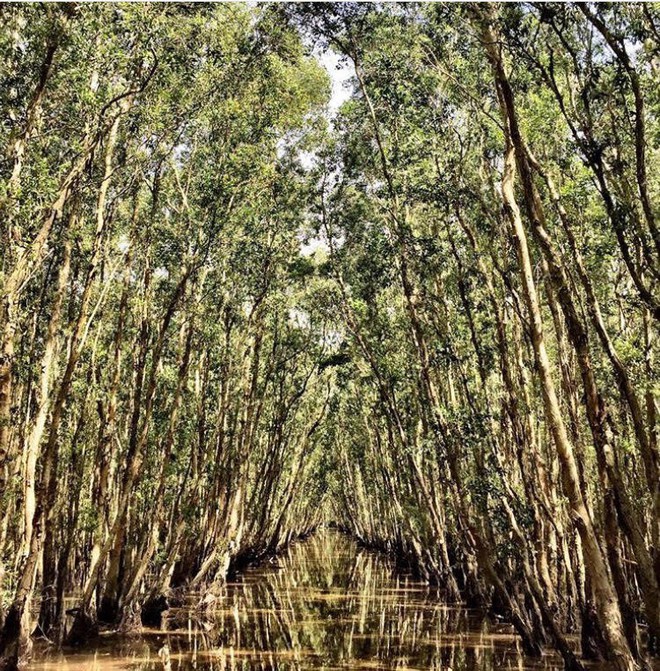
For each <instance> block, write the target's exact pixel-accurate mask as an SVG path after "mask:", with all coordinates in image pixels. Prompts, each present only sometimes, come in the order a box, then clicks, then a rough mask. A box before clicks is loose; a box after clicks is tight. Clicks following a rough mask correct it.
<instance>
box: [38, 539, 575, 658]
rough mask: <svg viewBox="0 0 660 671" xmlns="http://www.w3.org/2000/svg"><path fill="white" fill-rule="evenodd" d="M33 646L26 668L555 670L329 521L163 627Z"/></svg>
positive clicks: (501, 627) (502, 628) (504, 630)
mask: <svg viewBox="0 0 660 671" xmlns="http://www.w3.org/2000/svg"><path fill="white" fill-rule="evenodd" d="M190 601H191V605H192V604H194V603H195V602H198V601H199V600H198V599H196V598H194V597H191V599H190ZM165 646H166V647H167V649H168V651H169V661H168V659H167V658H168V655H167V654H166V653H165V651H164V648H165ZM37 655H38V656H37V657H36V658H35V659H36V661H35V662H34V663H33V664H31V665H30V666H29V669H30V670H31V671H37V670H39V671H46V670H47V669H48V670H51V669H59V670H61V671H83V670H84V671H111V670H112V671H114V670H119V669H122V670H123V669H131V670H133V671H156V670H158V671H169V670H170V669H171V671H192V670H193V669H194V670H195V671H212V670H213V671H234V670H240V671H252V670H253V669H259V670H262V671H269V670H282V671H289V670H291V671H295V670H298V669H365V670H370V671H374V670H379V669H398V670H400V671H404V670H406V671H408V670H412V669H420V670H421V669H433V670H434V671H436V670H437V671H441V670H442V671H495V670H497V671H500V670H503V669H516V670H517V671H521V670H523V669H533V670H536V671H540V670H541V669H543V670H545V671H558V670H559V669H561V668H563V667H562V664H561V660H560V659H559V658H558V657H557V656H556V655H554V654H548V655H547V656H544V657H543V658H542V659H540V660H530V659H528V658H525V657H524V656H523V655H522V653H521V650H520V646H519V644H518V642H517V640H516V637H515V636H514V635H513V634H512V630H511V628H510V627H509V626H507V625H505V624H498V623H493V622H492V621H489V620H485V621H484V620H483V619H482V618H479V617H478V616H477V614H476V613H471V612H470V611H468V610H466V609H465V608H462V607H460V605H448V604H443V603H442V602H441V600H440V599H439V596H438V594H437V593H436V592H435V591H434V590H433V589H432V588H430V587H428V586H427V585H425V584H424V583H421V582H419V581H416V580H414V579H412V578H411V577H410V576H406V575H401V574H400V573H397V572H396V571H395V569H394V567H393V565H392V563H391V562H390V561H389V560H387V559H386V558H384V557H383V556H381V555H379V554H377V553H374V552H371V551H368V550H364V549H362V548H359V547H358V546H357V545H356V544H355V543H353V542H352V541H351V540H349V539H347V538H346V537H344V536H342V535H341V534H339V533H337V532H335V531H331V530H324V531H321V532H319V533H318V534H316V535H315V536H313V537H312V538H310V539H308V540H307V541H305V542H302V543H298V544H296V545H294V546H293V547H292V548H291V549H290V550H289V551H288V552H287V553H286V555H284V556H282V557H280V558H278V559H276V560H273V561H271V562H267V563H266V564H265V565H263V566H261V567H258V568H252V569H248V570H247V571H246V572H245V573H244V574H243V575H242V576H241V577H240V578H239V579H237V580H236V581H235V582H232V583H230V584H228V585H227V587H226V589H225V591H224V593H223V594H222V596H221V597H220V598H218V600H217V601H215V602H213V603H210V604H206V608H205V610H199V609H198V608H195V607H191V608H186V609H177V610H172V611H170V612H169V614H168V618H167V619H166V621H165V623H164V626H163V629H161V630H149V629H147V630H144V631H143V632H142V633H141V635H140V636H139V637H133V638H121V637H118V636H117V635H116V634H107V635H104V636H102V637H101V638H100V639H99V641H98V642H97V643H96V644H95V647H94V648H88V649H86V650H85V651H84V652H83V651H73V652H64V653H57V654H55V653H49V652H48V651H38V652H37Z"/></svg>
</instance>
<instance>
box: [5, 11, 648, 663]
mask: <svg viewBox="0 0 660 671" xmlns="http://www.w3.org/2000/svg"><path fill="white" fill-rule="evenodd" d="M0 18H1V19H2V29H1V30H0V54H1V58H0V78H1V81H2V86H0V107H1V109H2V114H1V115H0V125H1V129H2V131H1V133H0V142H1V152H0V180H1V182H0V219H1V222H2V225H1V228H0V235H1V236H2V237H1V241H0V246H1V248H2V259H1V270H0V273H1V274H0V278H1V279H0V283H1V287H2V303H1V305H0V341H1V342H0V347H1V351H0V625H1V626H2V629H1V632H0V669H3V671H8V670H13V669H16V668H18V667H20V666H21V665H23V664H24V663H26V662H27V660H28V659H29V656H30V648H31V641H32V639H33V638H34V637H45V638H47V639H48V640H49V641H50V642H51V643H52V644H53V645H55V646H58V645H72V644H77V645H84V644H85V643H86V642H87V641H88V640H89V639H90V637H92V636H93V635H94V634H95V633H96V632H98V631H99V628H100V627H101V628H108V627H110V628H115V629H118V630H120V631H122V632H125V633H126V634H127V635H128V634H130V633H131V632H133V631H136V630H137V629H139V628H140V626H141V624H142V623H143V622H144V623H150V622H154V621H158V618H159V616H160V613H161V612H162V611H163V610H164V609H166V608H167V607H168V604H170V603H173V602H175V601H176V599H177V598H181V595H182V594H186V593H197V594H212V593H213V591H214V590H215V589H217V587H218V586H219V585H221V584H222V582H223V580H224V579H225V578H226V576H227V574H228V572H229V571H232V570H235V569H236V568H239V567H241V566H244V565H246V564H247V563H250V562H254V561H256V560H258V559H259V558H262V557H265V556H268V555H270V554H272V553H276V552H277V551H279V550H281V549H282V548H283V547H285V546H287V545H288V544H289V543H290V542H291V541H292V540H293V539H295V538H298V537H300V536H303V535H306V534H308V533H310V532H311V531H313V530H314V529H315V528H316V527H317V526H318V525H319V524H325V523H334V524H336V525H337V526H339V527H340V528H341V529H342V530H343V531H345V532H346V533H348V534H351V535H353V536H354V537H355V538H357V539H358V540H359V541H360V542H362V543H364V544H366V545H369V546H371V547H374V548H378V549H381V550H382V551H384V552H387V553H391V554H392V555H394V556H396V557H397V559H398V560H399V561H400V562H401V563H402V564H404V565H406V566H407V567H408V568H409V569H412V570H413V571H415V572H416V574H418V575H419V576H421V577H423V578H424V579H426V580H428V581H430V582H433V583H435V584H437V585H439V586H440V588H441V589H442V593H443V594H444V595H445V598H446V600H447V601H448V602H464V603H466V604H468V605H469V606H470V607H474V608H478V609H481V610H482V611H483V612H484V614H489V613H490V614H493V613H494V614H497V615H498V616H499V617H502V618H504V619H505V620H506V621H507V622H510V623H511V625H512V626H513V627H514V629H515V631H516V633H517V634H518V635H519V637H520V640H521V642H522V645H523V647H524V650H525V652H526V654H528V655H529V656H531V657H538V656H540V655H542V654H543V652H544V650H548V649H554V650H556V651H558V653H559V654H560V655H561V657H562V658H563V661H564V663H565V666H566V668H567V669H570V670H571V671H578V670H580V669H582V668H583V664H584V662H585V660H606V661H607V664H608V667H607V668H612V669H615V670H616V671H635V670H638V669H642V668H644V667H645V666H646V665H648V664H649V663H650V660H651V659H652V658H653V657H654V656H657V655H659V654H660V514H659V513H660V457H659V454H658V450H659V447H658V442H659V437H660V435H659V434H660V419H659V413H660V408H659V403H660V365H659V364H658V349H659V344H658V335H659V332H660V173H659V172H658V168H657V166H658V157H659V153H660V152H659V149H660V6H659V5H657V4H652V3H621V4H596V3H586V4H583V3H565V4H564V3H562V4H559V3H510V4H502V5H497V4H476V3H475V4H472V3H464V4H443V3H438V4H432V3H429V4H425V3H406V4H400V5H399V4H387V3H384V4H383V3H315V4H305V3H282V4H279V3H272V4H271V3H248V4H245V5H243V4H233V3H220V4H188V3H174V4H140V3H136V4H132V3H108V4H95V3H92V4H80V5H78V4H32V3H27V4H20V3H15V4H5V5H2V7H0ZM324 54H326V55H327V54H334V55H335V56H334V58H335V59H338V61H337V62H338V63H339V67H340V68H342V69H343V71H344V72H348V73H349V74H350V79H349V80H348V81H347V83H346V86H347V91H346V96H345V97H346V98H347V100H346V101H345V102H343V104H342V105H341V107H340V108H339V109H338V111H337V112H336V113H334V112H333V113H329V111H328V109H329V108H328V104H329V101H330V100H331V95H332V91H333V88H334V89H336V88H337V82H336V81H335V80H336V78H337V75H336V72H335V71H334V70H330V71H327V70H326V69H325V68H324V66H323V65H322V63H323V58H321V56H322V55H324Z"/></svg>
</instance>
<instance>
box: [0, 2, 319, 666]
mask: <svg viewBox="0 0 660 671" xmlns="http://www.w3.org/2000/svg"><path fill="white" fill-rule="evenodd" d="M2 20H3V30H2V31H1V37H0V39H1V45H0V50H1V51H2V58H1V60H2V63H3V64H2V66H1V67H2V80H3V85H2V87H1V88H2V92H1V93H0V96H2V97H1V101H0V105H1V107H2V115H1V116H2V124H3V132H2V137H3V154H2V164H1V169H2V176H3V185H2V192H1V193H0V210H1V217H2V243H1V244H2V249H3V258H2V305H1V306H0V308H1V311H2V312H1V315H2V316H1V317H0V323H1V326H2V334H1V339H2V340H1V347H2V353H1V355H0V520H1V521H0V558H1V560H2V564H1V566H0V589H1V596H2V607H1V608H0V621H1V622H2V625H3V628H2V633H1V634H0V652H1V660H2V661H0V668H3V669H14V668H16V666H17V665H20V664H21V663H22V662H23V661H24V660H25V659H26V658H27V655H28V652H29V647H30V645H29V643H30V635H31V634H32V633H33V632H35V633H36V634H37V635H40V636H45V637H47V638H48V639H50V640H52V641H54V642H56V643H60V642H62V641H65V640H66V641H68V642H70V643H81V642H83V641H84V640H86V638H87V637H88V636H89V635H90V634H91V633H93V632H94V631H95V630H96V629H97V627H98V624H99V622H102V623H110V624H112V625H114V626H119V627H121V628H123V629H125V630H131V629H133V628H135V627H136V626H139V625H140V617H141V615H144V616H145V617H152V618H153V617H155V616H157V615H158V612H159V611H160V610H162V609H163V608H164V607H165V605H166V604H165V603H164V599H163V597H164V595H166V594H169V593H171V590H172V589H173V588H176V587H177V586H183V585H185V586H186V588H187V589H191V590H196V591H198V590H200V589H201V588H203V587H205V588H209V587H210V586H212V585H213V584H214V582H216V581H218V580H221V579H222V578H224V576H225V574H226V571H227V569H228V567H229V565H230V563H232V562H233V563H239V562H242V561H247V560H250V559H254V558H255V557H258V556H260V555H262V554H264V553H266V552H272V551H275V550H277V549H278V548H280V547H281V546H282V545H283V544H285V543H287V542H288V541H289V539H290V538H291V537H293V536H296V535H299V534H303V533H306V532H307V531H309V529H311V528H312V527H313V526H314V525H315V524H316V523H317V521H318V516H319V508H318V505H317V504H318V500H319V496H320V490H319V487H318V485H317V484H316V479H314V478H312V477H310V476H311V475H312V474H313V473H314V472H315V470H317V469H318V468H319V459H318V458H317V453H316V452H315V440H316V433H317V429H318V427H319V425H320V423H321V421H322V419H323V417H324V415H325V413H326V410H327V399H328V394H329V387H328V383H327V379H326V378H327V377H328V374H327V373H326V372H325V371H324V369H323V368H320V367H319V366H318V361H319V360H320V359H322V357H323V356H324V355H323V352H324V350H325V349H327V347H328V342H329V341H328V339H327V338H326V337H325V335H324V332H323V325H322V324H321V323H320V322H318V323H317V322H314V323H312V322H311V321H310V318H309V317H307V318H306V319H305V320H302V317H301V315H302V314H303V313H302V312H301V307H300V306H304V305H305V303H306V302H307V301H309V300H310V299H309V297H308V296H307V293H308V289H307V288H306V287H305V286H304V285H303V283H302V282H301V277H303V274H301V271H300V268H299V267H298V265H297V264H296V262H295V260H296V257H297V256H298V250H299V246H300V241H299V238H298V230H299V227H300V224H301V217H302V215H303V213H304V205H305V203H306V198H307V196H308V191H309V186H310V184H309V180H308V178H307V176H306V174H305V173H304V171H303V170H302V169H301V167H300V165H299V161H298V159H297V156H298V155H299V152H300V150H301V149H302V148H304V147H305V146H306V144H307V143H308V142H309V141H310V138H312V137H313V136H314V134H315V133H316V132H317V131H318V119H319V118H320V117H319V114H318V113H316V112H315V110H317V109H319V108H320V106H321V105H322V104H323V103H324V102H325V99H326V97H327V91H328V88H329V86H328V81H327V75H326V73H325V71H324V70H323V69H322V68H321V67H320V66H319V65H318V64H317V63H316V61H315V60H314V59H312V58H310V57H307V56H305V55H304V53H303V50H302V47H301V42H300V39H299V37H298V35H297V33H296V32H295V31H294V30H293V29H291V28H287V27H286V26H283V24H281V23H280V24H276V23H273V22H272V20H271V19H269V17H268V15H267V13H264V12H262V11H260V10H258V9H249V8H246V7H243V6H240V5H215V6H204V7H192V6H188V5H185V4H181V5H176V4H175V5H162V6H159V5H140V4H138V5H125V4H117V5H114V4H110V5H103V6H100V5H86V6H84V5H81V6H77V5H67V4H64V5H47V6H38V5H29V4H28V5H23V4H18V5H5V6H4V7H3V9H2ZM296 306H297V311H296V310H294V307H296ZM305 314H307V313H305ZM301 320H302V321H304V324H301ZM302 325H304V326H305V328H301V326H302ZM71 593H75V594H76V595H78V596H76V598H75V605H74V608H73V609H71V610H70V611H69V615H73V616H74V617H73V620H72V621H71V619H70V618H67V613H66V612H65V606H64V603H65V596H68V595H70V594H71ZM32 611H34V617H33V612H32Z"/></svg>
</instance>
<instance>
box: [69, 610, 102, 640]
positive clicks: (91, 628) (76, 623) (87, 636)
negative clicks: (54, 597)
mask: <svg viewBox="0 0 660 671" xmlns="http://www.w3.org/2000/svg"><path fill="white" fill-rule="evenodd" d="M67 613H68V614H69V615H73V616H74V618H73V624H72V625H71V629H69V633H68V635H67V637H66V643H67V644H68V645H73V646H81V645H84V644H85V643H88V642H89V641H90V640H91V639H93V638H95V637H96V636H98V634H99V624H98V621H97V619H96V618H95V617H94V616H92V615H91V614H90V613H88V612H87V611H85V610H84V609H82V608H73V609H71V610H69V611H67Z"/></svg>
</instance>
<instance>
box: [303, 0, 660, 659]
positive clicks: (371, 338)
mask: <svg viewBox="0 0 660 671" xmlns="http://www.w3.org/2000/svg"><path fill="white" fill-rule="evenodd" d="M294 13H295V14H296V16H297V18H298V20H300V23H301V25H304V26H306V27H307V29H308V30H310V31H311V33H312V34H313V35H315V36H316V38H317V39H320V40H322V41H323V42H325V43H326V44H329V45H331V47H332V48H334V49H336V50H338V51H339V52H340V53H341V54H342V55H343V56H344V58H345V59H346V60H347V61H348V62H349V63H350V66H351V67H352V68H354V71H355V85H356V92H355V95H354V96H353V98H352V100H351V101H350V102H349V103H348V104H347V105H346V106H345V107H344V108H343V110H342V114H341V116H340V118H339V119H338V121H337V123H336V133H335V136H334V138H333V146H332V147H330V148H328V149H327V150H326V152H325V154H324V156H323V167H322V180H321V184H322V186H321V188H320V193H319V201H320V205H319V207H318V211H317V213H316V215H317V221H318V228H319V230H321V231H322V232H324V234H325V238H326V240H327V241H328V246H329V250H330V251H329V256H328V258H327V259H326V260H325V261H323V262H322V263H321V264H320V266H319V272H324V273H326V274H327V276H328V277H329V278H331V287H330V288H329V289H328V291H330V292H332V293H333V295H334V299H333V301H332V303H333V304H335V305H337V306H338V307H337V311H336V314H337V315H338V317H337V318H338V319H341V321H342V322H343V323H344V325H345V329H346V333H347V341H346V343H345V345H344V348H343V352H344V356H345V358H346V360H347V361H346V362H345V363H344V365H343V366H342V368H341V369H340V371H341V372H339V373H338V376H337V386H338V391H337V396H336V404H333V406H332V409H331V413H332V414H331V423H330V425H329V429H328V435H329V440H330V443H329V444H330V445H332V449H333V450H334V451H335V453H336V468H337V471H336V473H335V474H333V476H332V477H333V478H335V482H336V490H335V491H336V494H335V498H334V502H335V509H336V516H337V517H338V519H339V520H340V521H341V523H342V525H343V526H344V527H345V528H346V529H348V530H349V531H350V532H352V533H354V534H356V535H357V536H358V537H360V538H361V539H363V540H364V541H365V542H367V543H370V544H372V545H376V546H378V547H383V548H385V549H388V550H390V551H393V552H396V553H397V554H400V555H401V556H403V557H405V558H407V559H408V561H409V562H411V563H412V564H413V565H414V566H416V568H417V570H418V571H419V572H420V573H422V574H423V575H425V576H427V577H428V578H429V579H434V580H437V581H438V582H439V583H440V584H441V585H443V586H444V587H445V589H446V592H447V595H448V597H449V598H454V599H457V600H458V599H466V598H467V599H468V600H469V602H471V603H474V604H487V605H488V604H492V606H493V607H494V608H496V609H497V610H498V611H499V612H501V613H503V614H505V615H506V617H507V618H509V619H510V621H511V622H512V623H513V625H514V626H515V628H516V630H517V631H518V633H519V635H520V636H521V638H522V642H523V645H524V647H525V649H526V651H527V652H528V653H529V654H530V655H535V656H538V655H540V654H542V650H543V648H544V647H545V646H548V645H549V646H552V647H554V648H556V649H557V650H558V651H559V652H560V653H561V655H562V656H563V658H564V661H565V664H566V667H567V668H570V669H581V668H582V661H581V657H582V658H585V659H598V658H603V659H607V660H609V662H610V665H611V668H614V669H619V670H626V671H630V670H632V669H636V668H639V667H640V666H642V665H643V663H644V661H643V660H644V658H645V655H646V654H647V652H648V653H649V654H657V653H658V644H659V641H660V639H659V636H660V608H659V606H660V591H659V588H658V586H659V584H660V545H659V541H660V537H659V527H658V524H659V522H660V515H659V513H660V509H659V506H660V499H659V494H660V490H659V486H660V477H659V475H660V473H659V468H660V461H659V459H658V432H659V428H660V427H659V423H658V396H659V387H658V365H657V336H658V325H659V323H658V322H659V319H660V312H659V310H658V308H659V306H660V292H659V289H660V284H659V282H658V280H659V279H660V274H659V271H660V265H659V263H660V245H659V244H658V243H659V242H660V240H659V237H658V231H659V229H658V221H657V219H658V215H659V214H660V212H659V210H658V196H659V194H658V191H659V189H660V181H659V175H658V173H657V170H656V169H655V166H656V165H657V157H658V131H659V130H660V127H659V126H658V115H657V112H658V102H659V100H658V86H657V84H658V69H657V68H658V62H659V61H658V55H659V53H660V41H659V39H658V38H659V36H660V33H659V32H658V31H659V30H660V15H659V14H658V12H657V7H656V6H654V5H651V4H644V3H640V4H637V3H636V4H634V5H633V4H616V5H609V4H608V5H590V4H563V3H562V4H550V3H547V4H546V3H536V4H508V5H506V6H501V7H498V6H494V5H467V6H462V7H459V6H456V5H447V6H445V5H442V4H440V5H424V6H421V7H420V6H413V7H410V6H406V7H400V6H396V7H391V8H387V9H385V10H383V9H382V8H381V9H376V8H374V7H373V6H372V7H370V6H364V5H360V6H356V5H351V6H335V5H331V6H326V7H325V8H323V9H318V8H317V9H310V8H308V7H303V8H296V10H295V11H294ZM329 449H330V448H329ZM573 632H577V633H579V634H580V636H581V651H578V650H576V649H575V647H574V646H573V645H572V644H571V641H570V634H572V633H573Z"/></svg>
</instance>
